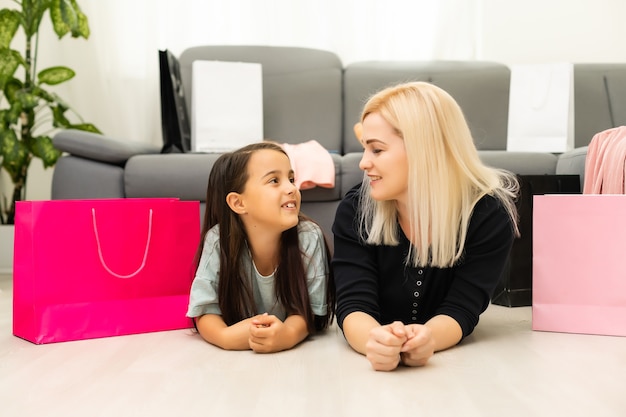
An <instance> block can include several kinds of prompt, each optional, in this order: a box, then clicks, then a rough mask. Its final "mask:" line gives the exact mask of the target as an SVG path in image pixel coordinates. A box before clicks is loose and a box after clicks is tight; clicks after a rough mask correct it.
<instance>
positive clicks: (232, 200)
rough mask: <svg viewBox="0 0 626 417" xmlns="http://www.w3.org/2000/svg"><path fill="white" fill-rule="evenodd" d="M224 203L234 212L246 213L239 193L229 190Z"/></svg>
mask: <svg viewBox="0 0 626 417" xmlns="http://www.w3.org/2000/svg"><path fill="white" fill-rule="evenodd" d="M226 204H228V207H230V209H231V210H232V211H233V212H235V213H236V214H247V213H248V211H247V210H246V205H245V204H244V201H243V198H242V197H241V194H239V193H235V192H231V193H228V195H227V196H226Z"/></svg>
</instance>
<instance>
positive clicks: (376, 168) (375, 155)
mask: <svg viewBox="0 0 626 417" xmlns="http://www.w3.org/2000/svg"><path fill="white" fill-rule="evenodd" d="M361 144H362V145H363V157H362V158H361V162H360V163H359V168H361V169H362V170H363V171H365V172H366V173H367V176H368V177H369V180H370V190H371V196H372V198H373V199H374V200H377V201H386V200H397V201H402V202H406V196H407V187H408V175H409V174H408V173H409V169H408V160H407V154H406V149H405V148H404V140H403V139H402V137H400V136H399V135H398V134H397V133H396V131H395V130H394V128H393V127H392V126H391V125H390V124H389V123H388V122H387V121H386V120H385V119H384V118H383V117H382V116H381V115H380V113H370V114H368V115H367V116H366V117H365V119H364V120H363V134H362V139H361Z"/></svg>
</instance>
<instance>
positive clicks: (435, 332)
mask: <svg viewBox="0 0 626 417" xmlns="http://www.w3.org/2000/svg"><path fill="white" fill-rule="evenodd" d="M425 325H426V326H427V327H428V328H430V330H431V332H432V337H433V339H434V341H435V352H437V351H440V350H444V349H448V348H450V347H452V346H455V345H456V344H458V343H459V342H460V341H461V338H462V337H463V331H462V330H461V326H460V325H459V323H458V322H457V321H456V320H454V319H453V318H452V317H450V316H446V315H443V314H440V315H438V316H435V317H433V318H432V319H430V320H428V321H427V322H426V324H425Z"/></svg>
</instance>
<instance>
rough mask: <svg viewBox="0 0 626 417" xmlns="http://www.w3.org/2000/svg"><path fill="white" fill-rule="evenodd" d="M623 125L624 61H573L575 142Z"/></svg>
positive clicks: (587, 140) (625, 115)
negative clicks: (614, 62)
mask: <svg viewBox="0 0 626 417" xmlns="http://www.w3.org/2000/svg"><path fill="white" fill-rule="evenodd" d="M622 125H626V64H610V63H609V64H574V136H575V142H574V145H575V147H576V148H579V147H582V146H587V145H588V144H589V143H590V142H591V139H592V138H593V136H594V135H595V134H596V133H598V132H602V131H604V130H606V129H611V128H614V127H617V126H622Z"/></svg>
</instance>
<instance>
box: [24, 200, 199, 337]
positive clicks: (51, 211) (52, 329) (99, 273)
mask: <svg viewBox="0 0 626 417" xmlns="http://www.w3.org/2000/svg"><path fill="white" fill-rule="evenodd" d="M199 238H200V208H199V202H197V201H185V202H182V201H179V200H178V199H170V198H155V199H140V198H137V199H103V200H55V201H20V202H18V203H17V206H16V214H15V242H14V245H15V246H14V262H13V334H14V335H15V336H18V337H21V338H23V339H26V340H29V341H31V342H33V343H36V344H42V343H51V342H62V341H69V340H78V339H91V338H98V337H106V336H119V335H127V334H134V333H144V332H154V331H162V330H173V329H182V328H189V327H192V326H193V324H192V323H191V321H190V320H189V319H188V318H186V317H185V313H186V310H187V304H188V301H189V289H190V287H191V282H192V280H193V274H194V267H195V265H194V262H193V260H194V256H195V252H196V249H197V245H198V242H199Z"/></svg>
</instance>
